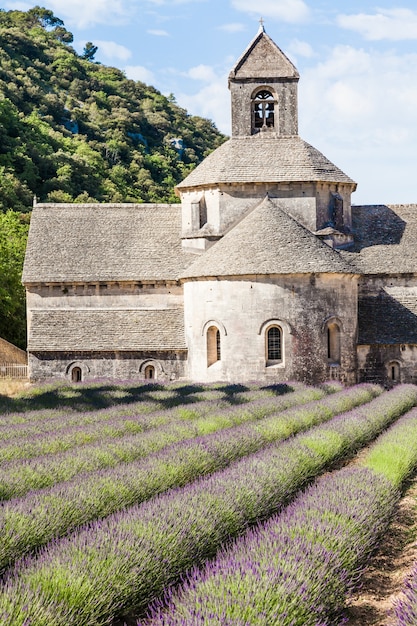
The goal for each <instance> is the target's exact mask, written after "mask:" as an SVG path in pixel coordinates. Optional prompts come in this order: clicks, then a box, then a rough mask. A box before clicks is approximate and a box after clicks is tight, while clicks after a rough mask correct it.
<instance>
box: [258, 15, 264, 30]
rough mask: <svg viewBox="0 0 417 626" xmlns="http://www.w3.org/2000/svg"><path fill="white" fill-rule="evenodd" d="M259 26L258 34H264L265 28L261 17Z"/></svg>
mask: <svg viewBox="0 0 417 626" xmlns="http://www.w3.org/2000/svg"><path fill="white" fill-rule="evenodd" d="M259 24H260V26H259V32H260V33H264V32H265V27H264V18H263V17H261V19H260V20H259Z"/></svg>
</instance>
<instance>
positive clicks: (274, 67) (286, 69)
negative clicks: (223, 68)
mask: <svg viewBox="0 0 417 626" xmlns="http://www.w3.org/2000/svg"><path fill="white" fill-rule="evenodd" d="M242 78H243V79H244V78H258V79H261V78H269V79H272V78H287V79H288V78H292V79H294V80H298V78H299V74H298V71H297V68H296V67H295V66H294V65H293V63H291V61H290V60H289V58H288V57H287V56H286V55H285V54H284V53H283V52H282V50H281V49H280V48H278V46H277V45H276V43H275V42H274V41H272V39H271V38H270V37H269V35H267V34H266V32H265V31H264V29H263V28H260V29H259V32H258V33H257V35H256V37H255V38H254V39H253V40H252V41H251V43H250V44H249V46H248V47H247V49H246V50H245V52H244V53H243V54H242V56H241V57H240V59H239V60H238V61H237V63H236V65H235V66H234V68H233V69H232V70H231V72H230V74H229V79H230V80H234V79H235V80H236V79H237V80H238V79H242Z"/></svg>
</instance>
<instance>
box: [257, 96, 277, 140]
mask: <svg viewBox="0 0 417 626" xmlns="http://www.w3.org/2000/svg"><path fill="white" fill-rule="evenodd" d="M252 120H253V123H252V125H253V130H254V132H257V131H259V130H261V129H266V128H273V127H274V126H275V99H274V96H273V95H272V93H271V92H270V91H268V90H267V89H262V90H261V91H258V92H257V93H256V94H255V97H254V98H253V101H252Z"/></svg>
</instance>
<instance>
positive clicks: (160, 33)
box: [147, 28, 169, 37]
mask: <svg viewBox="0 0 417 626" xmlns="http://www.w3.org/2000/svg"><path fill="white" fill-rule="evenodd" d="M147 32H148V33H149V35H155V37H169V33H167V31H166V30H159V29H157V28H151V29H150V30H148V31H147Z"/></svg>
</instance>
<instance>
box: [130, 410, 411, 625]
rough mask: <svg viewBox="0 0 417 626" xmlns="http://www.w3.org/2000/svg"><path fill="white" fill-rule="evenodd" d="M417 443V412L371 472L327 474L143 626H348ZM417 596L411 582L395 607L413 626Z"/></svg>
mask: <svg viewBox="0 0 417 626" xmlns="http://www.w3.org/2000/svg"><path fill="white" fill-rule="evenodd" d="M416 437H417V410H416V409H413V410H412V411H410V412H409V413H408V414H407V415H405V416H404V417H403V418H402V419H400V420H398V422H397V423H396V424H395V425H394V426H392V427H391V428H390V429H389V430H388V431H387V432H386V433H384V434H383V435H381V436H380V437H379V439H378V440H377V441H376V442H375V443H374V445H372V446H371V448H370V449H369V451H367V453H366V455H364V457H363V458H362V459H361V463H360V464H361V465H363V466H364V467H359V466H357V467H353V468H346V469H343V470H341V471H339V472H334V473H332V474H330V475H327V476H325V477H322V478H321V479H320V480H318V481H317V482H316V483H315V484H314V485H313V486H311V487H310V488H309V489H307V491H306V492H305V493H304V494H301V495H300V496H299V497H298V498H297V499H296V500H295V501H294V502H293V503H292V504H291V505H290V506H289V507H287V509H286V510H285V511H284V512H283V513H281V514H280V515H277V516H275V517H273V518H272V519H271V520H269V521H268V522H267V523H265V524H263V525H261V526H260V527H256V528H254V529H253V530H252V531H251V532H249V533H248V534H247V535H246V536H244V537H243V538H240V539H238V540H237V541H236V543H235V544H234V545H233V546H232V547H230V548H229V549H227V550H224V551H223V552H222V553H221V554H220V555H218V557H217V558H216V559H215V560H214V561H212V562H211V563H209V564H208V565H207V566H205V567H204V568H203V569H202V570H197V569H194V571H192V572H191V574H190V576H189V578H188V580H187V582H186V584H185V585H183V586H182V587H180V588H179V589H178V590H177V591H175V592H174V591H171V592H167V594H166V596H165V599H164V601H163V602H156V603H155V604H154V606H153V608H152V610H151V612H150V613H151V616H150V618H149V620H140V621H138V626H139V625H142V626H144V625H145V624H147V626H157V625H158V626H179V625H185V624H187V625H191V624H196V625H197V624H198V625H201V626H202V625H205V624H207V625H208V624H210V626H216V625H218V626H220V625H221V626H224V625H227V624H234V625H236V624H241V625H244V624H250V625H253V626H255V625H258V624H259V626H261V625H264V624H268V625H271V626H273V625H276V626H294V625H300V626H301V625H302V626H317V624H320V625H321V626H326V625H327V626H335V624H337V623H342V622H344V620H343V617H342V615H341V609H342V608H343V606H344V604H345V600H346V595H347V594H348V593H349V592H350V591H351V590H352V589H353V588H354V587H355V585H356V584H357V581H358V579H359V577H360V574H361V571H362V570H363V568H364V566H365V564H366V560H367V558H368V556H369V555H370V553H371V551H372V550H373V549H374V547H375V545H376V543H377V541H378V538H379V537H380V536H381V535H382V534H383V532H385V531H386V529H387V527H388V524H389V521H390V519H391V517H392V514H393V512H394V509H395V505H396V503H397V501H398V498H399V495H400V492H399V487H400V486H401V485H402V484H403V483H404V481H405V479H406V478H407V476H408V475H409V474H410V472H412V471H414V470H415V469H416V467H417V447H416V446H415V441H416ZM415 573H416V575H417V570H416V572H415ZM416 590H417V585H415V586H414V589H413V586H412V584H411V583H409V584H408V586H407V590H406V599H407V600H406V601H403V602H401V603H399V604H398V605H397V615H398V617H399V621H398V626H412V625H413V626H415V624H416V616H417V612H416V609H417V604H416V602H415V600H416V595H415V592H416ZM413 592H414V594H413ZM412 594H413V595H414V604H410V603H409V599H410V598H411V596H412ZM407 619H410V621H407Z"/></svg>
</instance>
